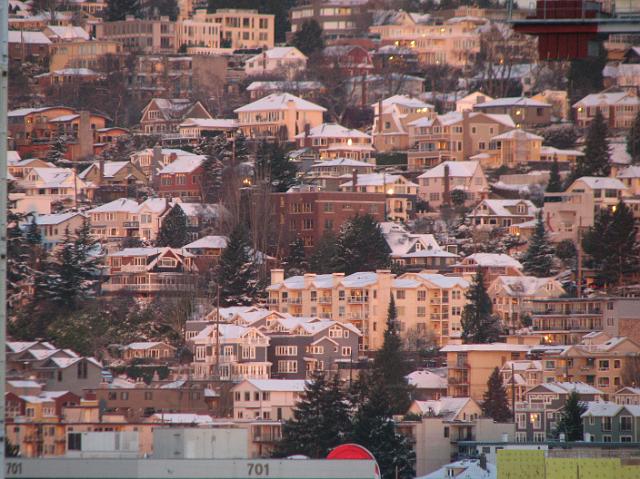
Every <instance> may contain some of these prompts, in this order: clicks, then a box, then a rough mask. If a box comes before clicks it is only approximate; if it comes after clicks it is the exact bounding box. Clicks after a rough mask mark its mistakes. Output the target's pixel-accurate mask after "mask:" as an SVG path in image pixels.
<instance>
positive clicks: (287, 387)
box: [247, 379, 307, 392]
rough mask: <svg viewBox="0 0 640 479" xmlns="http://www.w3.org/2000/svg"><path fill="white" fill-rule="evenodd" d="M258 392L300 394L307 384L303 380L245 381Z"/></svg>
mask: <svg viewBox="0 0 640 479" xmlns="http://www.w3.org/2000/svg"><path fill="white" fill-rule="evenodd" d="M247 382H248V383H250V384H252V385H253V386H255V387H256V389H259V390H260V391H270V392H288V391H292V392H302V391H304V387H305V385H306V384H307V381H306V380H304V379H247Z"/></svg>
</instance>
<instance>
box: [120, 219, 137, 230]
mask: <svg viewBox="0 0 640 479" xmlns="http://www.w3.org/2000/svg"><path fill="white" fill-rule="evenodd" d="M122 226H123V227H124V228H125V229H138V228H140V222H139V221H125V222H124V223H123V224H122Z"/></svg>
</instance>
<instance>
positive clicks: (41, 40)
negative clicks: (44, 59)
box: [9, 30, 51, 45]
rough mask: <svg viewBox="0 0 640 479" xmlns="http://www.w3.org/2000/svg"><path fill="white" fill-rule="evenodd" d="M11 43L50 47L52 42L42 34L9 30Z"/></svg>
mask: <svg viewBox="0 0 640 479" xmlns="http://www.w3.org/2000/svg"><path fill="white" fill-rule="evenodd" d="M9 43H28V44H35V45H40V44H44V45H50V44H51V40H49V39H48V38H47V36H46V35H45V34H44V33H42V32H27V31H24V30H9Z"/></svg>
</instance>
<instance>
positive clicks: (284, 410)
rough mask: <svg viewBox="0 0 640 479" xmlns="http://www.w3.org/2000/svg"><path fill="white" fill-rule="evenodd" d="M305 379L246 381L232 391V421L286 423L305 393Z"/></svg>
mask: <svg viewBox="0 0 640 479" xmlns="http://www.w3.org/2000/svg"><path fill="white" fill-rule="evenodd" d="M305 384H306V381H305V380H304V379H246V380H244V381H242V382H241V383H240V384H238V385H236V386H234V387H233V388H232V389H231V393H232V394H233V417H234V419H254V420H256V419H262V420H273V421H286V420H287V419H291V418H292V417H293V409H294V408H295V406H296V404H297V402H298V401H299V400H300V395H301V394H302V393H303V392H304V388H305Z"/></svg>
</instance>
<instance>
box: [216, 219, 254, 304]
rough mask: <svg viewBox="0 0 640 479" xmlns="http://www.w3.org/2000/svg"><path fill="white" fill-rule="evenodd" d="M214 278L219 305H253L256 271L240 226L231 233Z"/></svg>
mask: <svg viewBox="0 0 640 479" xmlns="http://www.w3.org/2000/svg"><path fill="white" fill-rule="evenodd" d="M216 276H217V284H218V288H219V291H220V304H221V305H223V306H245V305H250V304H253V302H254V300H255V298H256V295H257V271H256V267H255V261H254V258H253V257H252V252H251V247H250V245H249V240H248V238H247V233H246V231H245V229H244V227H243V226H242V225H238V226H236V228H234V230H233V231H232V232H231V235H230V236H229V241H228V243H227V247H226V248H225V250H224V251H223V252H222V255H221V256H220V262H219V263H218V267H217V275H216Z"/></svg>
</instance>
